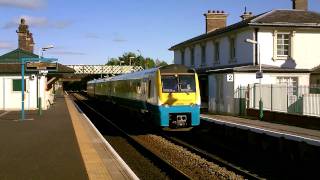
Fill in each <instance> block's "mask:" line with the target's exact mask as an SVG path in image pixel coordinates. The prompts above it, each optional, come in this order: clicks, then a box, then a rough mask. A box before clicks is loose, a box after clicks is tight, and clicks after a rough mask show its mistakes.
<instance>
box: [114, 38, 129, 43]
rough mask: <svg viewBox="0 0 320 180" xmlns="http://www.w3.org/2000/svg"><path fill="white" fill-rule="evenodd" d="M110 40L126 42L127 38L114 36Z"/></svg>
mask: <svg viewBox="0 0 320 180" xmlns="http://www.w3.org/2000/svg"><path fill="white" fill-rule="evenodd" d="M112 41H113V42H117V43H122V42H127V41H128V40H126V39H124V38H120V37H116V38H114V39H113V40H112Z"/></svg>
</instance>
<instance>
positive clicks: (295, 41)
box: [258, 30, 320, 69]
mask: <svg viewBox="0 0 320 180" xmlns="http://www.w3.org/2000/svg"><path fill="white" fill-rule="evenodd" d="M278 32H282V31H278ZM287 32H289V31H287ZM258 41H259V43H260V46H261V49H260V52H261V62H262V64H267V65H273V66H278V67H288V66H287V64H288V61H286V60H279V59H276V60H274V59H273V43H274V42H273V31H271V30H265V31H259V33H258ZM291 45H292V46H293V52H291V53H292V59H293V60H294V63H295V64H296V66H295V68H296V69H312V68H314V67H316V66H318V65H319V64H320V51H319V48H318V47H319V46H320V32H315V31H309V32H306V31H299V30H296V31H295V34H294V36H293V37H292V44H291Z"/></svg>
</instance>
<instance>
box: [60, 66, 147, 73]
mask: <svg viewBox="0 0 320 180" xmlns="http://www.w3.org/2000/svg"><path fill="white" fill-rule="evenodd" d="M66 66H67V67H69V68H72V69H74V70H75V74H114V75H118V74H125V73H131V72H136V71H141V70H143V68H142V67H141V66H108V65H66Z"/></svg>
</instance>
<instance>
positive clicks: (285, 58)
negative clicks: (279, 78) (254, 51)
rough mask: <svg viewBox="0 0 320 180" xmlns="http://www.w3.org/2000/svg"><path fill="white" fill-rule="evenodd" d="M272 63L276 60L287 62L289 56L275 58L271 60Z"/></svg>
mask: <svg viewBox="0 0 320 180" xmlns="http://www.w3.org/2000/svg"><path fill="white" fill-rule="evenodd" d="M272 59H273V60H274V61H276V60H288V59H290V56H277V57H273V58H272Z"/></svg>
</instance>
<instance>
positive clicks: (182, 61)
mask: <svg viewBox="0 0 320 180" xmlns="http://www.w3.org/2000/svg"><path fill="white" fill-rule="evenodd" d="M180 52H181V64H182V65H184V50H181V51H180Z"/></svg>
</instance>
